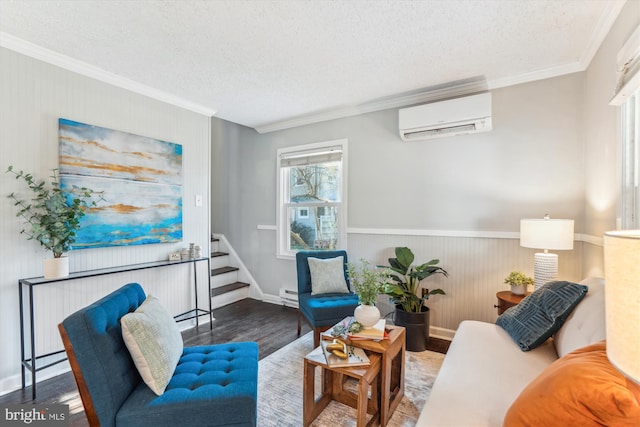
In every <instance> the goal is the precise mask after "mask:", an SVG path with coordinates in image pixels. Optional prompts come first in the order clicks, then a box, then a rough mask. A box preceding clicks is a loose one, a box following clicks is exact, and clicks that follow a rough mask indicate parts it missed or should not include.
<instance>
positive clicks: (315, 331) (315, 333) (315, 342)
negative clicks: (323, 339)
mask: <svg viewBox="0 0 640 427" xmlns="http://www.w3.org/2000/svg"><path fill="white" fill-rule="evenodd" d="M320 332H322V331H321V330H320V328H313V348H316V347H318V346H319V345H320Z"/></svg>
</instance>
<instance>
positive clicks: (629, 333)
mask: <svg viewBox="0 0 640 427" xmlns="http://www.w3.org/2000/svg"><path fill="white" fill-rule="evenodd" d="M604 277H605V286H604V290H605V312H606V325H607V357H608V358H609V361H610V362H611V364H612V365H613V366H615V367H616V368H617V369H618V370H619V371H620V372H622V373H623V374H624V375H625V376H627V377H628V378H630V379H632V380H633V381H635V382H636V383H639V384H640V230H619V231H609V232H606V233H605V234H604Z"/></svg>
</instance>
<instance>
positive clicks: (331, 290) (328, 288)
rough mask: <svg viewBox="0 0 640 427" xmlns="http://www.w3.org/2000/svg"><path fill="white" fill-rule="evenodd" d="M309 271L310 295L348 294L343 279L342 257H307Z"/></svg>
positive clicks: (345, 282)
mask: <svg viewBox="0 0 640 427" xmlns="http://www.w3.org/2000/svg"><path fill="white" fill-rule="evenodd" d="M307 260H308V261H309V272H310V273H311V295H319V294H348V293H349V288H348V287H347V281H346V280H345V279H344V257H343V256H339V257H335V258H326V259H322V258H311V257H309V258H307Z"/></svg>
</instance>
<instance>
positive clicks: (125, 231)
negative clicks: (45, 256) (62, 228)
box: [58, 118, 182, 249]
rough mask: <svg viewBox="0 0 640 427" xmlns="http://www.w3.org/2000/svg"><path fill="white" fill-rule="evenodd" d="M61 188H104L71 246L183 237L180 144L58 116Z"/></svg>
mask: <svg viewBox="0 0 640 427" xmlns="http://www.w3.org/2000/svg"><path fill="white" fill-rule="evenodd" d="M58 124H59V142H60V186H61V187H62V188H65V189H70V188H72V187H73V186H74V185H75V186H77V187H87V188H91V189H92V190H94V191H96V192H103V196H102V197H103V199H102V200H96V203H97V205H96V206H94V207H91V208H90V209H89V210H88V212H87V214H86V215H85V216H84V217H83V218H82V219H81V220H80V230H78V233H77V237H76V242H75V243H74V245H73V248H74V249H82V248H97V247H105V246H123V245H143V244H148V243H165V242H178V241H181V240H182V145H180V144H175V143H172V142H166V141H161V140H158V139H153V138H147V137H144V136H139V135H134V134H130V133H127V132H121V131H117V130H111V129H106V128H102V127H99V126H93V125H87V124H84V123H78V122H74V121H72V120H67V119H62V118H61V119H59V121H58Z"/></svg>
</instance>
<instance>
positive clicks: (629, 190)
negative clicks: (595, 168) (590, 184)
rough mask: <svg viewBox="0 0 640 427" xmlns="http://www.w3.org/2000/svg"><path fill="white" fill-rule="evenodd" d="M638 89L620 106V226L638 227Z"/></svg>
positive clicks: (639, 172) (639, 173)
mask: <svg viewBox="0 0 640 427" xmlns="http://www.w3.org/2000/svg"><path fill="white" fill-rule="evenodd" d="M639 113H640V89H638V90H636V92H635V93H634V94H631V96H629V97H627V99H626V101H625V102H624V103H623V105H622V108H621V117H622V120H621V129H622V159H621V160H622V190H621V214H620V216H621V227H620V228H622V229H637V228H639V227H640V117H639Z"/></svg>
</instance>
